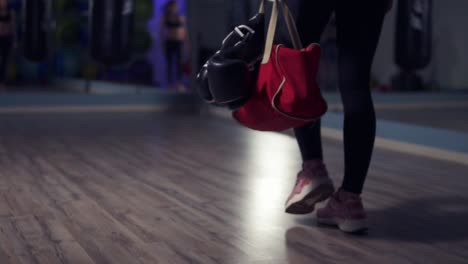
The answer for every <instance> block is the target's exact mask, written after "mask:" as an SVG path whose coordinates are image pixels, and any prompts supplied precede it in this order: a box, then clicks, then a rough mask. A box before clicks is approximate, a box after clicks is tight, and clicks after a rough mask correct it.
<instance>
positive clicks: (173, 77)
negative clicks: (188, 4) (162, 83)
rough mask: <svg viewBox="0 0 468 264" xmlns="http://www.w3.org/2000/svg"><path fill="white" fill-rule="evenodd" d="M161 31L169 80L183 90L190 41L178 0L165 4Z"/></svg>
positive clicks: (175, 87) (170, 83) (176, 87)
mask: <svg viewBox="0 0 468 264" xmlns="http://www.w3.org/2000/svg"><path fill="white" fill-rule="evenodd" d="M160 32H161V40H162V47H163V52H164V55H165V57H166V69H167V80H168V82H169V85H170V87H171V88H174V89H177V90H182V91H183V90H185V87H184V85H183V83H182V77H183V65H184V48H187V46H188V41H187V27H186V18H185V17H184V16H183V15H181V14H180V11H179V4H178V2H177V1H175V0H170V1H168V2H167V3H166V5H165V6H164V15H163V17H162V19H161V29H160Z"/></svg>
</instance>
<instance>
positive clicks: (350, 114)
mask: <svg viewBox="0 0 468 264" xmlns="http://www.w3.org/2000/svg"><path fill="white" fill-rule="evenodd" d="M386 2H387V1H384V0H359V1H350V0H301V1H300V3H299V10H298V21H297V23H298V24H297V25H298V29H299V33H300V35H301V37H302V40H303V42H304V45H308V44H310V43H314V42H319V40H320V36H321V34H322V32H323V30H324V28H325V26H326V25H327V23H328V21H329V19H330V16H331V14H332V13H333V12H335V15H336V25H337V45H338V72H339V88H340V93H341V100H342V102H343V107H344V152H345V153H344V156H345V172H344V180H343V184H342V186H341V187H342V188H343V189H344V190H345V191H349V192H353V193H361V192H362V189H363V186H364V181H365V179H366V175H367V171H368V169H369V165H370V160H371V156H372V150H373V148H374V140H375V126H376V124H375V112H374V105H373V102H372V96H371V92H370V87H369V83H370V71H371V65H372V61H373V58H374V54H375V50H376V47H377V43H378V40H379V37H380V32H381V28H382V23H383V18H384V16H385V9H386V7H387V6H388V5H387V3H386ZM295 134H296V137H297V141H298V143H299V147H300V149H301V153H302V158H303V159H304V160H312V159H322V158H323V154H322V141H321V135H320V122H316V123H313V124H309V125H307V126H304V127H301V128H297V129H295Z"/></svg>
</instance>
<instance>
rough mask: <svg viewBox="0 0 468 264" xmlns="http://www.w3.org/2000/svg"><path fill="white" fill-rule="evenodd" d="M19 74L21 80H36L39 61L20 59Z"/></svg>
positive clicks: (38, 74) (38, 71)
mask: <svg viewBox="0 0 468 264" xmlns="http://www.w3.org/2000/svg"><path fill="white" fill-rule="evenodd" d="M19 74H20V75H21V78H22V79H23V81H26V82H30V81H37V80H38V79H39V77H40V74H41V70H40V63H37V62H32V61H28V60H26V59H22V60H21V61H20V64H19Z"/></svg>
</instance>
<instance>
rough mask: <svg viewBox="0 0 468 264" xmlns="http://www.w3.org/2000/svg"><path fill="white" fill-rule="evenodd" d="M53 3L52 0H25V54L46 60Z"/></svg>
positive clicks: (35, 59) (38, 60) (38, 59)
mask: <svg viewBox="0 0 468 264" xmlns="http://www.w3.org/2000/svg"><path fill="white" fill-rule="evenodd" d="M51 14H52V3H51V1H50V0H25V1H24V9H23V22H24V26H23V28H24V35H23V37H24V39H23V43H24V46H23V47H24V56H25V58H26V59H28V60H31V61H34V62H40V61H44V60H45V59H46V58H47V56H48V53H49V46H50V45H49V44H50V43H49V42H50V37H49V33H50V28H51V27H50V25H51V23H50V22H51Z"/></svg>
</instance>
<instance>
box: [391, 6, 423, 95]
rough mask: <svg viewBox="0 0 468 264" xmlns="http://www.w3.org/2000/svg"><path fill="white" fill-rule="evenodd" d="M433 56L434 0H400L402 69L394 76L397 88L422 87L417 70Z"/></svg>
mask: <svg viewBox="0 0 468 264" xmlns="http://www.w3.org/2000/svg"><path fill="white" fill-rule="evenodd" d="M431 57H432V0H400V1H398V7H397V22H396V38H395V62H396V64H397V65H398V66H399V67H400V72H399V73H398V74H397V75H396V76H395V77H394V78H393V81H392V82H393V84H392V85H393V88H394V89H396V90H422V89H424V84H423V81H422V79H421V77H420V76H419V75H418V74H417V72H416V71H418V70H421V69H424V68H425V67H427V65H428V64H429V63H430V61H431Z"/></svg>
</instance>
